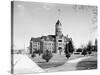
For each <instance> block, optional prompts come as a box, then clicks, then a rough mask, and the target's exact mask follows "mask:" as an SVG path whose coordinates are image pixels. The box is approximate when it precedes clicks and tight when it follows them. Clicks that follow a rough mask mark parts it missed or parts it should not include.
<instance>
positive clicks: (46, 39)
mask: <svg viewBox="0 0 100 75" xmlns="http://www.w3.org/2000/svg"><path fill="white" fill-rule="evenodd" d="M42 42H43V52H44V51H45V50H49V51H51V52H54V44H55V43H54V38H53V37H52V36H50V35H49V36H42Z"/></svg>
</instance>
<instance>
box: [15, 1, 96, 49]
mask: <svg viewBox="0 0 100 75" xmlns="http://www.w3.org/2000/svg"><path fill="white" fill-rule="evenodd" d="M58 9H60V12H58V11H57V10H58ZM94 9H95V6H89V7H88V6H82V7H80V6H76V7H75V6H73V5H68V4H51V3H36V2H23V1H22V2H21V1H15V2H14V48H15V49H16V48H17V49H20V48H24V47H28V46H29V41H30V39H31V37H38V36H42V35H54V34H55V24H56V22H57V20H58V19H59V20H60V22H61V24H62V32H63V34H64V35H65V36H66V35H67V34H68V35H69V37H72V39H73V43H74V46H75V47H76V48H77V47H80V46H81V45H82V44H83V45H85V44H86V43H87V42H88V41H89V40H91V41H92V42H94V40H95V38H96V37H97V22H96V21H95V19H96V16H95V14H93V10H94ZM94 11H95V10H94Z"/></svg>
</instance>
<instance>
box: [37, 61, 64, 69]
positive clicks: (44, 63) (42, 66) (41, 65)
mask: <svg viewBox="0 0 100 75" xmlns="http://www.w3.org/2000/svg"><path fill="white" fill-rule="evenodd" d="M63 64H64V62H48V63H47V62H43V63H38V65H39V66H40V67H41V68H43V69H47V68H51V67H58V66H61V65H63Z"/></svg>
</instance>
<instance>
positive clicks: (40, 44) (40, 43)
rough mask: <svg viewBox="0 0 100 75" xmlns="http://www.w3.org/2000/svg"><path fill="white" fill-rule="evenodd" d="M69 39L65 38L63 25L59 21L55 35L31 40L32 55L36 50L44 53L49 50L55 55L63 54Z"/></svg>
mask: <svg viewBox="0 0 100 75" xmlns="http://www.w3.org/2000/svg"><path fill="white" fill-rule="evenodd" d="M69 39H70V38H69V37H68V35H67V36H64V35H63V33H62V24H61V22H60V20H57V22H56V24H55V35H47V36H41V37H38V38H31V40H30V53H32V52H33V51H34V50H39V51H41V52H44V51H45V50H49V51H51V52H54V53H59V54H63V53H64V50H65V45H66V43H68V41H69Z"/></svg>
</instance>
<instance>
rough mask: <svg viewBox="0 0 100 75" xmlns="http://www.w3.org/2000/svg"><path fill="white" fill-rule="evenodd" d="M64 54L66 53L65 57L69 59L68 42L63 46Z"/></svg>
mask: <svg viewBox="0 0 100 75" xmlns="http://www.w3.org/2000/svg"><path fill="white" fill-rule="evenodd" d="M65 55H66V58H67V59H69V57H70V53H69V50H68V44H66V46H65Z"/></svg>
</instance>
